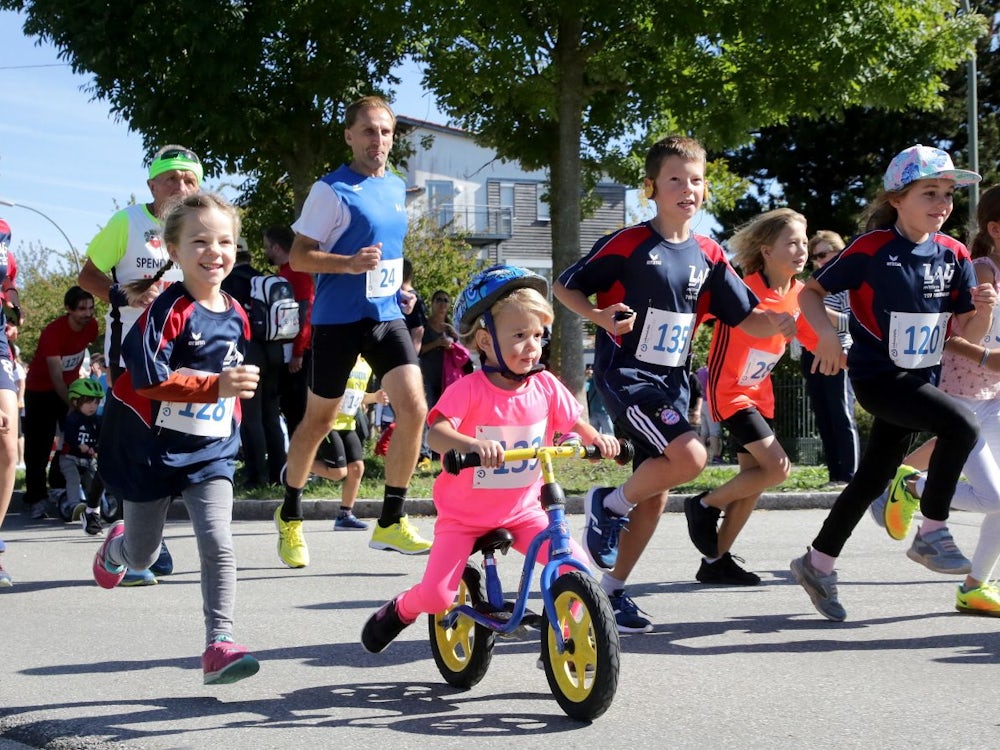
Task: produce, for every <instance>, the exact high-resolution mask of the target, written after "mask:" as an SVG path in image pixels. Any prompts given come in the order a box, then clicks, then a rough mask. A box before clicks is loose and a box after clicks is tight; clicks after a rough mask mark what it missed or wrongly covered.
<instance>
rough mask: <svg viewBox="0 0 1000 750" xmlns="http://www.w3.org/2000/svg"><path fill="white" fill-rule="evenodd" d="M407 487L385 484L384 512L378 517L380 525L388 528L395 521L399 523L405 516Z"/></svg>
mask: <svg viewBox="0 0 1000 750" xmlns="http://www.w3.org/2000/svg"><path fill="white" fill-rule="evenodd" d="M406 490H407V488H406V487H390V486H389V485H386V486H385V495H384V497H383V498H382V513H381V514H380V515H379V517H378V525H379V526H381V527H382V528H383V529H387V528H389V527H390V526H392V525H393V524H394V523H399V519H400V518H402V517H403V503H405V502H406Z"/></svg>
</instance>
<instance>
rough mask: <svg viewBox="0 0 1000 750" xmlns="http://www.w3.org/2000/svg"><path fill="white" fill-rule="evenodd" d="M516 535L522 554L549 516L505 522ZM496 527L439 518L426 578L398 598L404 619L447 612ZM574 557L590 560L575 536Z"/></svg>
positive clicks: (544, 556)
mask: <svg viewBox="0 0 1000 750" xmlns="http://www.w3.org/2000/svg"><path fill="white" fill-rule="evenodd" d="M501 525H502V526H503V527H504V528H505V529H507V530H508V531H510V533H511V534H513V535H514V549H516V550H517V551H518V552H520V553H521V554H522V555H523V554H524V553H525V552H527V550H528V545H529V544H530V543H531V540H532V539H534V538H535V536H536V535H537V534H538V532H540V531H542V530H544V529H545V527H546V526H548V516H546V515H545V514H544V513H532V514H530V515H524V516H521V517H520V518H517V519H511V520H510V521H507V522H505V523H503V524H501ZM493 528H496V527H490V528H484V527H481V526H467V525H465V524H463V523H462V522H461V520H459V519H453V518H447V519H445V518H438V521H437V523H436V524H435V526H434V544H433V545H432V546H431V553H430V556H429V557H428V558H427V567H426V569H425V570H424V577H423V580H421V581H420V583H418V584H417V585H415V586H414V587H413V588H411V589H409V590H407V591H404V592H403V593H402V594H400V595H399V596H398V597H397V598H396V611H397V612H399V616H400V617H401V618H402V619H403V621H404V622H413V621H414V620H416V619H417V617H419V616H420V615H421V614H422V613H428V614H430V613H437V612H444V611H445V610H446V609H448V607H450V606H451V604H452V602H454V601H455V594H456V593H458V586H459V583H460V581H461V580H462V573H463V571H464V570H465V562H466V560H468V559H469V555H470V554H472V545H473V544H475V541H476V539H478V538H479V537H480V536H482V535H483V534H485V533H486V532H488V531H491V530H492V529H493ZM548 549H549V544H548V542H546V543H545V544H543V545H542V548H541V550H539V553H538V560H539V561H540V562H542V563H545V562H547V561H548ZM570 549H571V550H572V553H573V557H575V558H577V559H579V560H582V561H586V560H587V557H586V553H584V551H583V548H582V547H581V546H580V545H579V544H578V543H577V542H576V540H575V539H571V540H570Z"/></svg>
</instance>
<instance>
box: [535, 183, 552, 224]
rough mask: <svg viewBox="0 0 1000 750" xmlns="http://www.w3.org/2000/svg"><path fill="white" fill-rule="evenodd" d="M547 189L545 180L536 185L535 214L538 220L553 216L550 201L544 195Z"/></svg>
mask: <svg viewBox="0 0 1000 750" xmlns="http://www.w3.org/2000/svg"><path fill="white" fill-rule="evenodd" d="M545 189H546V185H545V183H544V182H539V183H538V184H537V185H535V210H536V214H535V216H536V218H537V220H538V221H549V220H550V219H551V218H552V217H551V215H550V213H549V202H548V201H547V200H545V199H544V198H543V197H542V196H543V195H545Z"/></svg>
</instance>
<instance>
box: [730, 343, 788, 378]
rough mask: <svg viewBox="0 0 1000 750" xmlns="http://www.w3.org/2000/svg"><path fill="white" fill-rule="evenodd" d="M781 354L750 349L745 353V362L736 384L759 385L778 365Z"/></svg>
mask: <svg viewBox="0 0 1000 750" xmlns="http://www.w3.org/2000/svg"><path fill="white" fill-rule="evenodd" d="M782 354H784V352H781V353H779V354H775V353H774V352H762V351H761V350H760V349H751V350H750V351H748V352H747V360H746V362H745V363H744V364H743V372H742V373H741V374H740V379H739V380H738V381H737V383H738V384H739V385H743V386H753V385H760V384H761V383H762V382H763V381H764V379H765V378H766V377H767V376H768V375H770V374H771V370H773V369H774V366H775V365H776V364H778V360H779V359H781V355H782Z"/></svg>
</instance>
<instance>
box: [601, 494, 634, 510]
mask: <svg viewBox="0 0 1000 750" xmlns="http://www.w3.org/2000/svg"><path fill="white" fill-rule="evenodd" d="M604 507H605V508H607V509H608V510H610V511H611V512H612V513H614V514H615V515H616V516H627V515H628V514H629V511H631V510H632V508H634V507H635V505H633V504H632V503H630V502H629V501H628V500H626V499H625V493H624V492H622V488H621V487H615V488H614V489H613V490H611V492H609V493H608V496H607V497H605V498H604Z"/></svg>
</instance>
